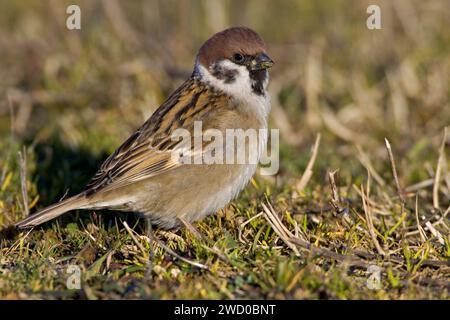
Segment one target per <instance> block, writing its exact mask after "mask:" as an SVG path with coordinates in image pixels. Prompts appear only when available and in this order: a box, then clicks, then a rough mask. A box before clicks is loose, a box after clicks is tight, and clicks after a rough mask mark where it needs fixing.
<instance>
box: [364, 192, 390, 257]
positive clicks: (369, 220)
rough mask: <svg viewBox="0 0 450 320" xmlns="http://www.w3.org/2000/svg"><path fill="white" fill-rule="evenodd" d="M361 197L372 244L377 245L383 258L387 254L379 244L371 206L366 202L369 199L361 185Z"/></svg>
mask: <svg viewBox="0 0 450 320" xmlns="http://www.w3.org/2000/svg"><path fill="white" fill-rule="evenodd" d="M361 195H362V197H361V198H362V202H363V207H364V213H365V215H366V222H367V227H368V229H369V234H370V237H371V238H372V242H373V244H374V245H375V248H376V249H377V251H378V253H379V254H380V255H382V256H385V255H386V253H385V252H384V251H383V249H382V248H381V246H380V243H379V242H378V239H377V236H376V234H375V231H374V229H375V227H374V226H373V221H372V213H371V211H370V206H369V204H368V203H367V201H366V197H368V196H367V195H366V194H365V192H364V189H363V186H362V185H361Z"/></svg>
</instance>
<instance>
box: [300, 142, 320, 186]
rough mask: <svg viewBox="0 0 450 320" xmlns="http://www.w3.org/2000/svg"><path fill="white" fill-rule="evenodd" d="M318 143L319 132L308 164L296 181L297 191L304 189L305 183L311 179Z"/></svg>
mask: <svg viewBox="0 0 450 320" xmlns="http://www.w3.org/2000/svg"><path fill="white" fill-rule="evenodd" d="M319 145H320V133H318V134H317V137H316V141H315V142H314V147H313V149H312V155H311V158H310V159H309V162H308V165H307V166H306V169H305V172H303V175H302V177H301V179H300V181H299V183H297V192H301V191H303V189H305V187H306V185H307V184H308V182H309V180H310V179H311V176H312V175H313V170H312V169H313V166H314V163H315V162H316V158H317V152H318V151H319Z"/></svg>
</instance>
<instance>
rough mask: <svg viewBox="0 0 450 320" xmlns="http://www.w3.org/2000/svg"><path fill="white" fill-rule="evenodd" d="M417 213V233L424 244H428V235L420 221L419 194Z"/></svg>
mask: <svg viewBox="0 0 450 320" xmlns="http://www.w3.org/2000/svg"><path fill="white" fill-rule="evenodd" d="M415 213H416V223H417V231H418V232H419V235H420V239H422V242H426V241H427V235H426V234H425V231H424V230H423V228H422V226H421V225H420V220H419V194H417V193H416V208H415Z"/></svg>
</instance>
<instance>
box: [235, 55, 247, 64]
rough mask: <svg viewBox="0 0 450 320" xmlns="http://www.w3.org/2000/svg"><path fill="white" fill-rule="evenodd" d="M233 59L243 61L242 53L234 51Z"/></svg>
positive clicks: (238, 61)
mask: <svg viewBox="0 0 450 320" xmlns="http://www.w3.org/2000/svg"><path fill="white" fill-rule="evenodd" d="M233 60H234V62H237V63H242V62H244V60H245V57H244V56H243V55H242V54H240V53H235V54H234V55H233Z"/></svg>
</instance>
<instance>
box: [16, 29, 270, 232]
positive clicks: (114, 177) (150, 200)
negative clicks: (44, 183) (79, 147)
mask: <svg viewBox="0 0 450 320" xmlns="http://www.w3.org/2000/svg"><path fill="white" fill-rule="evenodd" d="M272 65H273V61H272V60H271V59H270V58H269V57H268V56H267V54H266V47H265V44H264V41H263V40H262V39H261V37H260V36H259V35H258V34H257V33H256V32H255V31H253V30H251V29H249V28H245V27H233V28H229V29H226V30H224V31H222V32H219V33H217V34H215V35H213V36H212V37H211V38H210V39H209V40H207V41H206V42H205V43H204V44H203V45H202V47H201V48H200V50H199V52H198V55H197V59H196V61H195V67H194V71H193V73H192V75H191V77H190V78H189V79H188V80H187V81H186V82H184V83H183V84H182V85H181V86H180V87H179V88H178V89H177V90H176V91H175V92H174V93H173V94H172V95H170V97H169V98H168V99H167V101H165V102H164V103H163V104H162V105H161V106H160V107H159V108H158V109H157V110H156V111H155V112H154V113H153V115H152V116H151V117H150V118H149V119H148V120H147V121H146V122H145V123H144V124H143V125H142V126H141V127H140V128H139V129H138V130H137V131H136V132H135V133H133V134H132V135H131V136H130V137H129V138H128V139H127V140H126V141H125V142H124V143H123V144H122V145H121V146H120V147H119V148H118V149H117V150H116V151H115V152H114V153H113V154H112V155H111V156H110V157H109V158H108V159H107V160H106V161H105V162H104V163H103V165H102V166H101V167H100V170H99V171H98V172H97V174H96V175H95V176H94V177H93V178H92V180H91V181H90V182H89V183H88V185H87V186H86V188H85V190H84V191H83V192H81V193H80V194H78V195H75V196H73V197H71V198H68V199H66V200H64V201H61V202H59V203H56V204H53V205H51V206H49V207H47V208H45V209H43V210H42V211H40V212H38V213H36V214H33V215H31V216H29V217H28V218H26V219H24V220H22V221H20V222H18V223H17V224H16V226H17V227H19V228H26V227H32V226H36V225H39V224H41V223H43V222H46V221H48V220H50V219H53V218H56V217H58V216H60V215H62V214H63V213H65V212H67V211H70V210H75V209H112V210H121V211H132V212H138V213H140V214H142V215H143V216H144V217H145V218H148V219H149V220H150V221H151V223H152V224H155V225H157V226H159V227H162V228H173V227H176V226H179V225H180V221H187V222H193V221H196V220H199V219H202V218H204V217H205V216H207V215H209V214H212V213H215V212H216V211H217V210H219V209H221V208H223V207H224V206H226V205H227V204H228V203H229V202H230V201H231V200H233V199H234V198H235V197H236V196H237V195H238V194H239V192H240V191H241V190H242V189H243V188H244V187H245V185H246V184H247V183H248V181H249V180H250V179H251V177H252V176H253V174H254V173H255V170H256V166H257V164H256V163H243V164H216V163H213V164H186V163H183V161H181V160H180V158H178V159H177V158H176V157H174V156H173V155H174V151H176V150H178V151H180V150H182V148H181V147H180V143H179V142H178V141H175V140H174V139H172V138H171V137H172V133H174V131H175V130H177V129H185V130H187V131H188V132H190V133H192V134H193V135H195V134H194V133H193V131H194V122H195V121H201V123H202V130H204V131H205V130H208V129H216V130H219V131H220V132H222V133H224V132H225V130H227V129H243V130H247V129H254V130H257V131H258V130H260V129H263V131H264V132H266V134H263V135H262V136H259V137H258V141H257V144H258V147H257V151H256V153H257V159H259V157H260V156H261V153H262V152H263V151H264V148H265V145H266V142H267V118H268V114H269V111H270V98H269V94H268V92H267V84H268V81H269V74H268V70H267V69H268V68H269V67H271V66H272ZM194 138H195V137H194ZM203 143H204V144H206V142H203ZM225 149H226V148H225ZM238 152H240V151H239V150H238Z"/></svg>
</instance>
